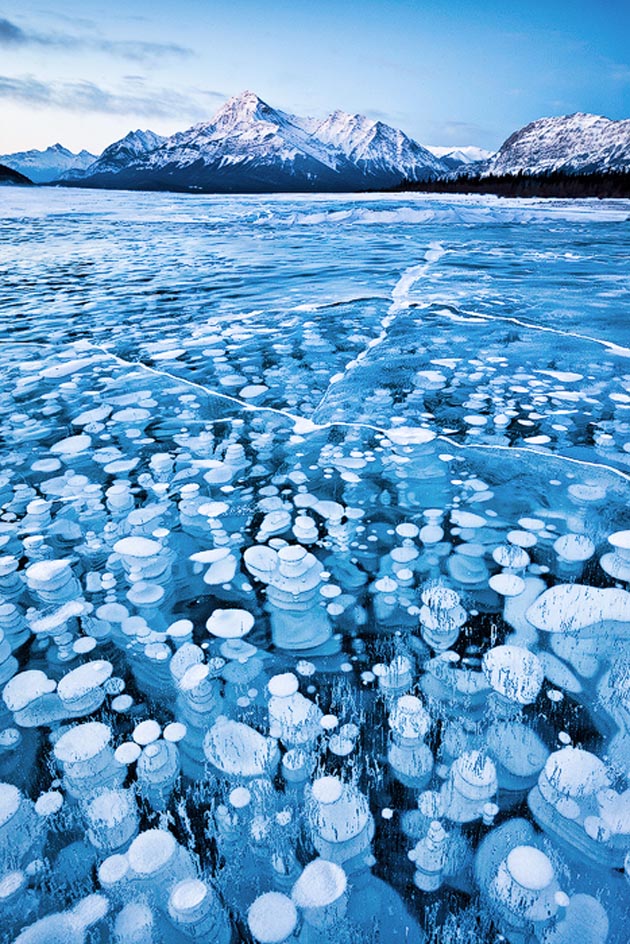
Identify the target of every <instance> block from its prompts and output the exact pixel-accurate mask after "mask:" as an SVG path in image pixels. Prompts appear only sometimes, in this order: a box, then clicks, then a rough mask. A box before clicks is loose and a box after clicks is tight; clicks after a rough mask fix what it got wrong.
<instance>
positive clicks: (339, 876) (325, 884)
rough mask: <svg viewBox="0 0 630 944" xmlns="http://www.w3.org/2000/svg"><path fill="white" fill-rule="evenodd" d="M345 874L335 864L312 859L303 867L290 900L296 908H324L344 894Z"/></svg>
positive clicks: (345, 885)
mask: <svg viewBox="0 0 630 944" xmlns="http://www.w3.org/2000/svg"><path fill="white" fill-rule="evenodd" d="M347 884H348V880H347V878H346V873H345V872H344V870H343V869H342V868H341V866H340V865H337V864H336V863H335V862H329V861H327V860H326V859H314V860H313V861H312V862H309V863H308V865H307V866H305V868H304V870H303V872H302V874H301V875H300V877H299V879H298V880H297V882H296V883H295V885H294V886H293V889H292V891H291V898H292V899H293V901H294V903H295V904H296V905H297V907H298V908H304V909H307V908H324V907H326V905H330V904H332V903H333V902H334V901H337V900H338V899H339V898H341V896H342V895H343V894H344V893H345V891H346V887H347Z"/></svg>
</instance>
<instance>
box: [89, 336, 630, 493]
mask: <svg viewBox="0 0 630 944" xmlns="http://www.w3.org/2000/svg"><path fill="white" fill-rule="evenodd" d="M88 343H89V346H90V347H92V348H93V349H95V350H98V351H100V352H101V353H102V354H104V355H105V356H106V357H110V358H112V360H114V361H116V363H118V364H120V365H121V366H123V367H132V368H139V369H141V370H144V371H146V372H147V373H149V374H153V375H154V376H156V377H165V378H167V379H168V380H171V381H173V382H175V383H181V384H183V385H184V386H187V387H192V388H193V389H194V390H199V391H200V392H201V393H204V394H206V395H207V396H210V397H216V398H217V399H220V400H224V401H226V402H228V403H233V404H235V405H236V406H238V407H239V408H240V409H242V410H243V411H246V412H250V413H253V412H259V413H273V414H275V415H276V416H282V417H284V418H285V419H288V420H290V421H291V423H292V424H293V427H294V429H295V432H296V433H298V434H300V435H301V434H308V433H314V432H321V431H323V430H326V429H333V428H335V427H341V428H343V429H366V430H369V431H370V432H373V433H380V434H382V435H383V436H387V437H389V436H391V435H392V433H394V432H395V430H394V429H385V428H384V427H382V426H376V425H374V424H372V423H359V422H355V423H352V422H346V421H343V420H331V421H329V422H327V423H315V422H313V421H312V420H310V419H308V417H305V416H299V415H298V414H296V413H291V412H290V411H289V410H281V409H279V408H278V407H273V406H262V405H260V404H259V405H256V404H253V403H247V402H245V401H244V400H239V399H238V397H231V396H230V395H229V394H227V393H221V392H220V391H218V390H213V389H212V388H211V387H206V386H204V384H200V383H197V381H194V380H188V379H186V378H185V377H178V376H177V374H171V373H170V372H169V371H166V370H158V369H157V368H155V367H151V366H150V365H149V364H145V363H143V362H142V361H130V360H127V359H126V358H124V357H120V355H118V354H114V353H113V352H112V351H108V350H107V348H104V347H101V346H100V345H97V344H92V343H91V342H88ZM232 419H233V418H231V417H225V418H222V419H218V420H212V421H211V422H213V423H215V422H231V421H232ZM436 438H437V439H439V440H441V441H442V442H446V443H448V444H449V445H450V446H452V447H453V448H455V449H460V450H464V451H465V450H474V449H477V450H485V451H495V452H497V451H498V452H510V453H512V454H514V453H523V454H525V455H534V456H540V457H541V458H545V459H550V458H552V459H557V460H558V461H559V462H568V463H570V464H572V465H577V466H581V467H582V468H590V469H596V470H597V471H600V472H601V471H606V472H610V473H611V474H612V475H616V476H617V477H618V478H621V479H623V480H624V481H625V482H630V475H629V474H628V473H626V472H622V470H621V469H616V468H615V467H614V466H611V465H607V464H606V463H603V462H590V461H588V460H587V459H575V458H573V457H571V456H565V455H563V454H562V453H558V452H543V451H542V450H539V449H532V448H530V447H529V446H502V445H499V444H496V443H459V442H457V441H456V440H455V439H451V438H450V436H446V435H443V434H440V435H438V436H437V437H436Z"/></svg>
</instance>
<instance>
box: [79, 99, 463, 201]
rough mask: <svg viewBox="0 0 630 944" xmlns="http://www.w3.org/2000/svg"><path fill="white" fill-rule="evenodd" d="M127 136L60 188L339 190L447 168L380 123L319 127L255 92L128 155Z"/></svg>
mask: <svg viewBox="0 0 630 944" xmlns="http://www.w3.org/2000/svg"><path fill="white" fill-rule="evenodd" d="M135 134H136V135H137V134H139V133H138V132H135ZM129 137H131V136H129V135H128V136H127V138H124V139H123V141H122V142H117V144H116V145H111V146H110V148H107V149H106V150H105V151H104V152H103V154H102V155H101V156H100V157H99V158H98V159H97V160H96V161H95V162H94V164H92V165H91V166H90V167H89V168H88V170H87V172H86V173H85V174H83V175H81V178H80V180H79V179H78V178H77V176H76V175H74V178H73V180H72V181H70V180H69V179H68V178H66V181H65V182H67V183H70V182H72V183H74V184H75V185H81V186H105V187H107V186H110V187H127V188H130V189H158V190H161V189H172V190H204V191H208V192H213V191H216V192H243V193H247V192H252V193H260V192H269V191H274V190H280V191H282V190H284V191H302V190H305V191H318V190H321V191H343V190H361V189H370V188H378V187H387V186H393V185H395V184H397V183H399V182H400V181H401V180H403V179H404V178H406V177H411V179H414V180H417V179H421V178H422V177H427V176H431V177H435V176H436V175H437V174H439V173H442V172H444V170H445V169H446V167H445V165H443V164H442V163H441V162H440V161H439V159H437V158H435V157H434V156H433V155H431V154H430V153H429V152H428V151H426V150H425V149H424V148H422V147H421V146H420V145H419V144H416V143H415V142H414V141H412V140H411V139H410V138H407V136H406V135H404V134H403V133H402V132H401V131H397V130H396V129H394V128H389V127H388V126H387V125H383V124H382V123H381V122H373V121H370V120H369V119H367V118H364V117H362V116H360V115H345V114H344V113H342V112H334V113H333V114H332V115H330V116H329V118H327V119H325V120H324V121H316V120H314V119H303V118H299V117H298V116H295V115H289V114H287V113H285V112H283V111H280V110H279V109H275V108H272V107H271V106H270V105H268V104H267V103H266V102H264V101H262V99H260V98H259V97H258V96H257V95H256V94H254V93H253V92H243V93H242V94H241V95H237V96H235V97H233V98H231V99H229V101H227V102H226V103H225V104H224V105H223V106H222V107H221V108H220V109H219V110H218V112H217V113H216V114H215V115H214V117H213V118H212V119H211V120H210V121H206V122H200V123H198V124H196V125H193V126H192V127H191V128H188V129H187V130H186V131H180V132H177V133H176V134H174V135H172V136H171V137H169V138H166V139H158V140H157V141H156V143H155V146H154V147H151V146H149V147H147V148H145V150H144V151H142V150H141V151H140V152H137V151H134V152H133V153H131V154H126V153H125V152H124V150H123V149H121V148H120V145H122V144H124V142H126V141H127V140H128V138H129ZM156 138H157V136H156ZM148 144H149V145H151V142H148ZM117 147H118V151H116V153H115V155H114V158H115V159H113V156H112V153H111V152H112V149H116V148H117Z"/></svg>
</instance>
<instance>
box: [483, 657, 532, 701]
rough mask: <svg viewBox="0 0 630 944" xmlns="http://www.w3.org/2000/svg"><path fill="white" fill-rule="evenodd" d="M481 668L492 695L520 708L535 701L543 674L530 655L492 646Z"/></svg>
mask: <svg viewBox="0 0 630 944" xmlns="http://www.w3.org/2000/svg"><path fill="white" fill-rule="evenodd" d="M482 667H483V671H484V673H485V675H486V678H487V679H488V681H489V683H490V685H491V686H492V688H493V689H494V690H495V692H498V693H499V694H500V695H503V696H504V697H505V698H508V699H509V700H510V701H515V702H517V703H518V704H521V705H530V704H532V703H533V702H534V701H536V698H537V696H538V693H539V691H540V689H541V688H542V683H543V680H544V673H543V668H542V665H541V663H540V659H538V658H537V656H535V655H534V653H532V652H529V650H527V649H522V648H521V647H520V646H495V647H494V649H490V650H489V651H488V652H487V653H486V654H485V655H484V657H483V660H482Z"/></svg>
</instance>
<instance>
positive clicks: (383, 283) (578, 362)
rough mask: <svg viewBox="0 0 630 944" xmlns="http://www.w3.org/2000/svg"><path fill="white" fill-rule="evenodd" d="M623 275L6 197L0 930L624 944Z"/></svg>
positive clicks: (431, 221) (28, 936) (591, 212)
mask: <svg viewBox="0 0 630 944" xmlns="http://www.w3.org/2000/svg"><path fill="white" fill-rule="evenodd" d="M629 260H630V201H595V200H593V201H589V200H584V201H560V200H557V201H556V200H546V201H542V200H541V201H536V200H510V201H508V200H500V199H496V198H492V197H488V198H482V197H446V198H444V197H441V196H423V195H408V194H407V195H405V194H401V195H386V196H383V195H360V196H352V195H350V196H343V195H342V196H334V197H329V196H320V197H312V196H308V197H295V196H290V197H285V196H271V197H259V196H256V197H246V196H235V197H223V196H221V197H213V196H205V195H204V196H202V195H199V196H190V195H173V194H143V193H117V192H96V191H70V190H68V191H64V190H53V189H33V190H29V189H26V188H25V189H20V188H8V187H7V188H4V189H0V272H1V278H2V292H1V293H0V331H1V332H2V353H3V369H2V374H1V375H0V376H1V384H0V408H1V417H0V436H1V440H2V443H3V449H2V454H1V456H2V466H1V467H0V505H1V506H2V508H1V514H0V630H1V632H2V633H3V639H2V641H0V683H1V684H2V687H3V694H2V698H3V701H2V703H1V706H0V781H3V783H2V784H0V900H1V901H2V902H3V906H4V907H5V909H6V914H7V916H8V917H7V919H6V921H4V920H3V922H2V923H1V925H2V927H1V929H0V941H3V942H4V941H7V942H10V941H13V940H14V939H15V938H16V936H17V935H18V934H19V932H20V931H21V929H23V928H24V927H26V926H28V925H32V924H33V923H34V922H36V921H38V920H40V921H42V922H43V923H41V924H39V925H38V924H35V925H34V927H33V928H32V929H31V930H30V931H28V932H24V935H23V937H21V938H20V944H22V942H24V944H29V942H30V944H33V942H44V941H46V942H47V944H50V942H51V941H59V942H61V941H64V942H66V941H67V942H70V944H75V942H76V944H81V942H83V941H99V942H101V941H102V942H106V941H113V940H115V941H120V942H121V944H132V942H135V944H138V942H142V944H144V942H149V941H151V942H155V944H159V942H162V944H170V942H174V944H175V942H185V941H188V940H213V941H215V940H216V941H220V942H223V941H225V942H228V941H234V942H236V941H260V942H261V944H265V942H269V944H273V942H281V941H285V940H286V941H294V940H299V941H301V942H303V944H304V942H306V944H324V942H328V941H335V942H342V944H344V942H355V941H374V942H377V941H378V942H381V944H387V942H390V941H407V942H408V944H411V942H420V941H424V940H426V941H427V942H430V944H438V942H440V944H450V942H454V944H455V942H457V944H460V942H461V944H468V942H470V944H473V942H479V944H486V942H488V944H494V942H499V941H501V940H508V941H509V942H510V944H530V942H538V941H540V942H541V944H565V942H566V944H577V942H578V941H579V944H585V942H590V944H600V942H601V944H603V942H605V941H608V942H610V944H625V942H626V941H627V927H628V921H629V920H630V914H629V912H628V908H629V906H628V899H629V886H628V877H629V873H630V858H629V854H630V790H629V789H628V775H629V772H630V769H629V768H630V731H629V728H628V725H629V724H630V593H629V592H628V590H629V587H628V585H629V583H630V502H629V499H630V487H629V486H630V281H629V275H630V268H629ZM16 788H17V789H16ZM33 804H35V805H33ZM322 860H323V862H322ZM313 862H314V863H315V864H314V865H313ZM328 863H332V865H329V864H328ZM624 863H625V871H624ZM270 893H273V896H274V897H272V898H268V897H265V896H268V895H269V894H270ZM278 896H280V897H278ZM73 909H74V910H73ZM58 913H59V914H58ZM141 934H144V936H139V935H141ZM54 935H57V936H54ZM71 935H74V936H71ZM134 935H137V936H134Z"/></svg>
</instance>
